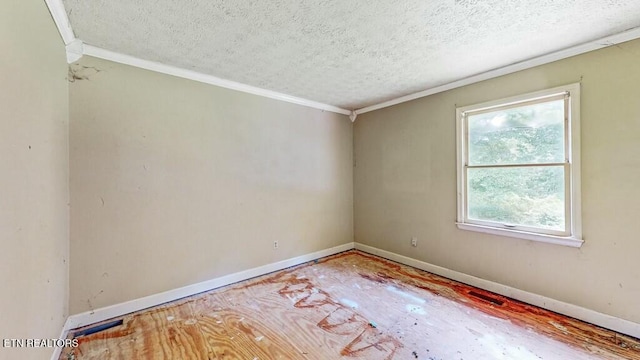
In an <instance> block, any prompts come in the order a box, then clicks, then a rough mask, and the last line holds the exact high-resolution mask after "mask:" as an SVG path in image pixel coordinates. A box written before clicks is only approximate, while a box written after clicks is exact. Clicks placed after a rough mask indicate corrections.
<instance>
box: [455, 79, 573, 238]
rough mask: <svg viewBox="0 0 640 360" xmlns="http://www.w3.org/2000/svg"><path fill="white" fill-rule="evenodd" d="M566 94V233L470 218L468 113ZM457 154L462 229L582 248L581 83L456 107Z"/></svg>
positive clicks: (458, 217) (459, 218) (459, 216)
mask: <svg viewBox="0 0 640 360" xmlns="http://www.w3.org/2000/svg"><path fill="white" fill-rule="evenodd" d="M559 95H566V99H567V101H565V106H566V109H565V114H566V118H565V169H566V170H567V171H566V172H565V174H567V175H568V176H566V177H565V179H566V183H565V203H568V204H569V206H568V207H567V209H568V210H567V214H566V216H565V221H566V222H567V223H568V229H567V231H566V232H564V231H561V232H559V233H554V232H551V231H544V232H538V231H536V229H535V228H527V227H523V226H513V225H510V224H497V223H495V222H494V223H492V222H483V221H476V220H469V219H468V217H467V208H466V207H467V178H466V169H467V156H468V154H467V146H468V145H467V140H468V139H467V128H466V126H467V122H466V115H467V114H469V113H474V112H481V111H486V110H490V109H494V108H503V107H507V106H518V105H519V104H523V105H524V103H529V102H535V101H544V100H545V99H547V98H553V97H557V96H559ZM456 155H457V167H456V169H457V180H458V192H457V201H458V216H457V221H456V225H457V226H458V228H459V229H462V230H469V231H477V232H483V233H488V234H493V235H500V236H508V237H513V238H519V239H525V240H533V241H540V242H546V243H552V244H558V245H566V246H571V247H580V246H582V244H583V242H584V241H583V240H582V219H581V214H582V208H581V200H580V192H581V191H580V83H574V84H569V85H565V86H559V87H554V88H551V89H545V90H541V91H536V92H532V93H528V94H523V95H518V96H513V97H509V98H504V99H499V100H494V101H489V102H484V103H481V104H474V105H469V106H464V107H458V108H456Z"/></svg>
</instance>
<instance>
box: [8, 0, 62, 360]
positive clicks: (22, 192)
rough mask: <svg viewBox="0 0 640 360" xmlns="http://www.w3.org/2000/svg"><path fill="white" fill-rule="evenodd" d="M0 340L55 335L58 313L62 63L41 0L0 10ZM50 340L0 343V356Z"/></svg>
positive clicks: (33, 355) (28, 351)
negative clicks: (11, 344) (21, 344)
mask: <svg viewBox="0 0 640 360" xmlns="http://www.w3.org/2000/svg"><path fill="white" fill-rule="evenodd" d="M0 53H1V54H2V55H1V56H0V199H1V200H0V244H1V245H2V249H1V250H0V284H2V289H1V290H0V293H1V295H0V339H28V338H31V339H51V338H58V336H59V335H60V329H62V326H63V324H64V321H65V319H66V316H67V303H68V298H67V296H68V264H69V258H68V256H69V250H68V242H69V209H68V200H69V190H68V168H69V163H68V159H69V158H68V139H69V138H68V117H69V112H68V111H69V100H68V86H67V79H66V76H67V63H66V58H65V52H64V44H63V43H62V40H61V39H60V36H59V35H58V31H57V30H56V27H55V25H54V23H53V20H52V19H51V15H50V14H49V11H48V9H47V6H46V5H45V3H44V1H40V0H7V1H3V2H2V7H1V10H0ZM51 352H52V349H51V348H46V347H45V348H33V347H31V348H6V347H4V346H2V347H0V359H45V358H47V357H49V356H51Z"/></svg>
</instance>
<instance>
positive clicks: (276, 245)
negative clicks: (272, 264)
mask: <svg viewBox="0 0 640 360" xmlns="http://www.w3.org/2000/svg"><path fill="white" fill-rule="evenodd" d="M277 248H278V242H277V241H274V242H273V249H274V250H275V249H277Z"/></svg>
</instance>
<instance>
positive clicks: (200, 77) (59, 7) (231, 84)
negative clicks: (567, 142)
mask: <svg viewBox="0 0 640 360" xmlns="http://www.w3.org/2000/svg"><path fill="white" fill-rule="evenodd" d="M45 2H46V4H47V6H48V7H49V11H50V12H51V16H52V17H53V20H54V22H55V24H56V26H57V27H58V31H59V32H60V36H61V37H62V40H63V41H64V43H65V45H67V46H68V47H67V61H68V62H69V63H72V62H74V61H77V60H78V59H79V58H80V57H81V55H80V56H79V54H78V50H77V48H78V46H79V47H80V48H82V47H84V49H82V54H84V55H90V56H94V57H98V58H102V59H106V60H111V61H114V62H119V63H122V64H127V65H131V66H136V67H140V68H143V69H147V70H151V71H156V72H160V73H164V74H168V75H173V76H177V77H182V78H186V79H190V80H194V81H199V82H203V83H207V84H211V85H216V86H220V87H223V88H227V89H232V90H237V91H241V92H245V93H249V94H254V95H258V96H263V97H267V98H271V99H276V100H281V101H285V102H289V103H293V104H298V105H303V106H308V107H311V108H315V109H320V110H326V111H330V112H334V113H338V114H343V115H348V116H349V118H350V119H351V121H352V122H355V119H356V117H357V115H359V114H364V113H367V112H371V111H374V110H379V109H383V108H386V107H390V106H393V105H397V104H401V103H404V102H408V101H411V100H415V99H419V98H422V97H426V96H429V95H433V94H437V93H440V92H444V91H447V90H451V89H455V88H459V87H462V86H466V85H471V84H474V83H477V82H480V81H484V80H488V79H492V78H495V77H499V76H502V75H507V74H511V73H514V72H517V71H521V70H526V69H529V68H532V67H535V66H540V65H544V64H547V63H550V62H554V61H558V60H562V59H566V58H568V57H571V56H576V55H580V54H584V53H586V52H589V51H594V50H598V49H602V48H605V47H609V46H612V45H616V44H619V43H622V42H625V41H630V40H634V39H637V38H640V27H637V28H633V29H629V30H627V31H624V32H621V33H618V34H614V35H611V36H607V37H604V38H601V39H598V40H594V41H590V42H587V43H584V44H581V45H576V46H573V47H570V48H567V49H563V50H559V51H556V52H552V53H549V54H546V55H542V56H538V57H535V58H533V59H529V60H525V61H521V62H518V63H515V64H511V65H507V66H504V67H501V68H497V69H494V70H490V71H487V72H484V73H480V74H477V75H473V76H470V77H467V78H464V79H460V80H457V81H454V82H451V83H448V84H444V85H440V86H436V87H433V88H430V89H426V90H423V91H419V92H417V93H413V94H409V95H405V96H401V97H398V98H395V99H392V100H388V101H384V102H381V103H378V104H375V105H371V106H367V107H363V108H361V109H357V110H353V111H351V110H347V109H343V108H340V107H337V106H333V105H329V104H324V103H320V102H317V101H313V100H308V99H303V98H299V97H295V96H291V95H287V94H283V93H279V92H276V91H272V90H267V89H262V88H258V87H255V86H251V85H246V84H242V83H238V82H235V81H230V80H225V79H221V78H218V77H215V76H212V75H207V74H203V73H198V72H195V71H191V70H186V69H182V68H178V67H174V66H170V65H165V64H161V63H157V62H153V61H148V60H143V59H139V58H136V57H133V56H129V55H125V54H120V53H116V52H113V51H109V50H106V49H101V48H98V47H95V46H91V45H86V44H85V45H84V46H82V42H81V41H80V44H79V45H78V44H77V41H78V40H77V39H76V37H75V35H74V32H73V29H72V28H71V23H70V22H69V17H68V16H67V12H66V10H65V8H64V4H63V3H62V0H45Z"/></svg>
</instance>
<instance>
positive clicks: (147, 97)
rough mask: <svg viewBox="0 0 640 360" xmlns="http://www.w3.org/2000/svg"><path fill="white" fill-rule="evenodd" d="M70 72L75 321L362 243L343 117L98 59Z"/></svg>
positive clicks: (346, 124)
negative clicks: (356, 231) (356, 236)
mask: <svg viewBox="0 0 640 360" xmlns="http://www.w3.org/2000/svg"><path fill="white" fill-rule="evenodd" d="M85 67H86V68H85ZM74 69H76V70H77V71H78V73H77V74H76V75H77V77H87V78H88V79H86V80H76V81H75V82H74V83H73V84H71V85H70V103H71V123H70V128H71V130H70V134H71V135H70V136H71V151H70V159H71V160H70V161H71V172H70V188H71V275H70V279H71V301H70V307H71V312H72V313H78V312H82V311H87V310H89V309H91V308H98V307H103V306H107V305H111V304H115V303H119V302H123V301H127V300H131V299H136V298H139V297H142V296H146V295H151V294H155V293H158V292H162V291H166V290H171V289H174V288H178V287H181V286H185V285H189V284H193V283H196V282H200V281H204V280H209V279H212V278H215V277H218V276H221V275H224V274H229V273H233V272H237V271H240V270H244V269H248V268H252V267H256V266H260V265H264V264H268V263H272V262H275V261H279V260H283V259H287V258H291V257H294V256H298V255H303V254H307V253H310V252H313V251H317V250H322V249H326V248H329V247H333V246H336V245H341V244H345V243H348V242H351V241H353V194H352V169H353V167H352V139H353V137H352V125H351V122H350V121H349V119H348V118H347V117H346V116H343V115H336V114H332V113H329V112H324V111H320V110H315V109H310V108H306V107H302V106H298V105H293V104H289V103H284V102H280V101H276V100H270V99H266V98H261V97H258V96H253V95H248V94H243V93H239V92H236V91H231V90H226V89H222V88H218V87H215V86H211V85H206V84H201V83H197V82H193V81H189V80H184V79H179V78H175V77H172V76H168V75H162V74H158V73H153V72H149V71H145V70H141V69H137V68H133V67H129V66H125V65H120V64H116V63H112V62H108V61H104V60H99V59H95V58H91V57H84V58H82V59H81V60H80V64H79V65H75V66H74ZM96 69H97V70H99V72H98V71H97V70H96ZM275 240H277V241H279V243H280V248H279V249H278V250H273V241H275Z"/></svg>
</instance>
